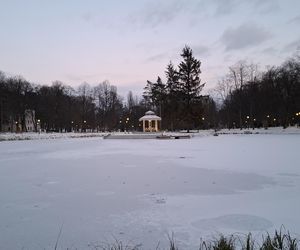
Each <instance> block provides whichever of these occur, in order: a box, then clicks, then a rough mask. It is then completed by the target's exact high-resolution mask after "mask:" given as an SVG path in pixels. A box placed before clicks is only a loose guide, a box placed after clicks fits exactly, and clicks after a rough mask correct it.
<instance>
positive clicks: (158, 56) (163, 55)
mask: <svg viewBox="0 0 300 250" xmlns="http://www.w3.org/2000/svg"><path fill="white" fill-rule="evenodd" d="M166 57H168V53H159V54H156V55H153V56H150V57H148V58H147V59H146V62H158V61H161V60H163V59H165V58H166Z"/></svg>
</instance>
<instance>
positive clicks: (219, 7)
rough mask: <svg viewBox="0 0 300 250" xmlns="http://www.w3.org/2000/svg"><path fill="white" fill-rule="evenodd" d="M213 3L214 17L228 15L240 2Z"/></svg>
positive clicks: (220, 1) (236, 0) (220, 0)
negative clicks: (214, 8) (214, 7)
mask: <svg viewBox="0 0 300 250" xmlns="http://www.w3.org/2000/svg"><path fill="white" fill-rule="evenodd" d="M213 2H214V4H215V6H216V10H215V16H220V15H229V14H231V13H232V12H233V11H234V10H235V8H236V7H237V6H238V5H239V4H241V3H242V1H238V0H226V1H224V0H214V1H213Z"/></svg>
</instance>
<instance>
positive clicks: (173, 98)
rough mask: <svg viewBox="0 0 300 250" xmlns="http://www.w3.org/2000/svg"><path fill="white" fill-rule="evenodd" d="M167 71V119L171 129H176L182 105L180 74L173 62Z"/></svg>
mask: <svg viewBox="0 0 300 250" xmlns="http://www.w3.org/2000/svg"><path fill="white" fill-rule="evenodd" d="M165 73H166V78H167V82H166V109H167V112H166V114H168V117H165V119H166V118H167V121H169V125H170V129H171V130H174V126H175V123H176V120H177V119H176V117H177V113H178V108H179V106H180V99H179V95H178V94H179V93H180V92H179V74H178V71H177V70H176V69H175V67H174V65H173V63H172V62H170V63H169V64H168V65H167V69H166V71H165Z"/></svg>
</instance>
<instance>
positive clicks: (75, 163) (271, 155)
mask: <svg viewBox="0 0 300 250" xmlns="http://www.w3.org/2000/svg"><path fill="white" fill-rule="evenodd" d="M298 131H299V129H294V130H292V132H290V133H286V132H285V133H283V132H281V130H275V132H274V131H273V133H271V132H270V130H268V131H267V132H268V134H251V135H248V134H224V135H223V134H221V135H220V136H217V137H215V136H209V134H208V133H203V134H201V133H200V134H196V135H195V136H194V137H193V138H192V139H190V140H154V139H153V140H103V139H101V138H98V137H95V138H72V139H70V138H61V139H60V140H30V141H28V140H24V141H3V142H0V221H1V223H0V249H6V250H10V249H22V248H24V249H44V248H45V249H53V247H54V245H55V242H56V240H57V236H58V233H59V230H60V228H61V227H62V234H61V237H60V239H59V247H60V248H61V249H66V248H67V247H69V248H71V247H73V248H78V249H89V246H95V245H99V244H103V243H104V242H112V241H113V239H114V238H117V239H120V240H122V241H124V242H125V243H130V242H132V243H133V244H139V243H142V244H143V245H142V246H143V247H144V248H146V249H149V248H155V247H156V246H157V244H158V242H159V241H160V242H161V245H160V246H163V245H164V244H166V243H167V241H168V239H167V235H168V234H171V233H172V232H173V233H174V234H175V238H176V239H177V241H178V242H179V244H181V246H187V245H188V246H189V247H190V248H192V247H193V246H196V247H197V246H198V245H199V242H200V237H210V236H212V235H216V234H218V233H225V234H229V233H237V232H239V233H246V232H249V231H252V232H253V233H254V235H260V233H264V232H266V231H271V232H272V231H273V230H274V229H275V228H276V229H278V228H279V227H280V226H281V225H282V224H284V226H285V227H286V228H287V229H289V230H290V232H292V233H294V234H297V233H298V235H299V233H300V216H299V211H300V199H299V195H300V157H299V148H300V134H299V132H298ZM237 132H238V131H237ZM261 132H263V131H261ZM231 133H232V132H231ZM204 135H205V136H204Z"/></svg>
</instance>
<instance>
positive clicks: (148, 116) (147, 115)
mask: <svg viewBox="0 0 300 250" xmlns="http://www.w3.org/2000/svg"><path fill="white" fill-rule="evenodd" d="M139 121H161V118H160V117H159V116H157V115H155V113H154V112H153V111H151V110H149V111H147V112H146V113H145V115H144V116H143V117H141V118H140V119H139Z"/></svg>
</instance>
